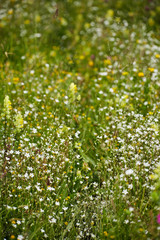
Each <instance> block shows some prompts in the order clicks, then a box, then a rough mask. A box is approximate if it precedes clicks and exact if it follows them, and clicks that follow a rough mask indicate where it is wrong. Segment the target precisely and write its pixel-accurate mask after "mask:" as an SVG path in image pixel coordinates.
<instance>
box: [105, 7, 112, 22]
mask: <svg viewBox="0 0 160 240" xmlns="http://www.w3.org/2000/svg"><path fill="white" fill-rule="evenodd" d="M105 17H106V18H107V19H108V20H112V18H113V17H114V11H113V10H112V9H109V10H108V11H107V13H106V16H105Z"/></svg>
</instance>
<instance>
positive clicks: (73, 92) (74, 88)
mask: <svg viewBox="0 0 160 240" xmlns="http://www.w3.org/2000/svg"><path fill="white" fill-rule="evenodd" d="M69 90H70V92H71V93H72V94H73V95H74V94H75V93H76V92H77V86H76V84H74V83H71V84H70V87H69Z"/></svg>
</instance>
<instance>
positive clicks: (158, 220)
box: [157, 214, 160, 224]
mask: <svg viewBox="0 0 160 240" xmlns="http://www.w3.org/2000/svg"><path fill="white" fill-rule="evenodd" d="M157 223H158V224H160V214H158V215H157Z"/></svg>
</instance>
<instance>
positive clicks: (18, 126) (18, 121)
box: [14, 112, 23, 132]
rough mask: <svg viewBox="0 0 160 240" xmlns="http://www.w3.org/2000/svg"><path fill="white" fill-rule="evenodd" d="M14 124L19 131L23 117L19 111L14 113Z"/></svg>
mask: <svg viewBox="0 0 160 240" xmlns="http://www.w3.org/2000/svg"><path fill="white" fill-rule="evenodd" d="M14 124H15V127H16V130H17V132H20V131H21V128H23V118H22V115H21V113H20V112H19V113H18V114H17V115H16V117H15V123H14Z"/></svg>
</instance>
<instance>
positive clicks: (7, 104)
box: [4, 96, 12, 119]
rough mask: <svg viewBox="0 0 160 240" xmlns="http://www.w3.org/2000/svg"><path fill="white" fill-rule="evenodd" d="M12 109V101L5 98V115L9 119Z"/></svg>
mask: <svg viewBox="0 0 160 240" xmlns="http://www.w3.org/2000/svg"><path fill="white" fill-rule="evenodd" d="M11 109H12V106H11V101H10V100H9V97H8V96H5V99H4V114H5V116H6V118H7V119H9V118H10V110H11Z"/></svg>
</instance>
